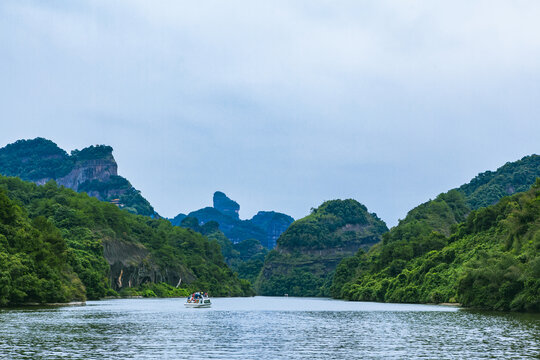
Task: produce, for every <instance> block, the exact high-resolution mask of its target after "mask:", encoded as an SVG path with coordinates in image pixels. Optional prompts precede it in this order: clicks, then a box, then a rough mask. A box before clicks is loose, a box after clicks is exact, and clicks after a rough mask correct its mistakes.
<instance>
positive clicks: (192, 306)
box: [184, 303, 212, 308]
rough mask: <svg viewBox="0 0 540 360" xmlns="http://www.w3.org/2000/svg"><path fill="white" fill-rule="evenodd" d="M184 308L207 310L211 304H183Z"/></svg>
mask: <svg viewBox="0 0 540 360" xmlns="http://www.w3.org/2000/svg"><path fill="white" fill-rule="evenodd" d="M184 306H185V307H187V308H209V307H210V306H212V304H211V303H208V304H197V303H184Z"/></svg>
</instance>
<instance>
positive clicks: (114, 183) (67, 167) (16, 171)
mask: <svg viewBox="0 0 540 360" xmlns="http://www.w3.org/2000/svg"><path fill="white" fill-rule="evenodd" d="M112 151H113V149H112V148H111V147H110V146H104V145H98V146H90V147H87V148H84V149H82V150H74V151H72V152H71V155H68V154H67V153H66V152H65V151H64V150H62V149H60V148H59V147H58V146H57V145H56V144H55V143H54V142H52V141H50V140H47V139H43V138H36V139H32V140H18V141H16V142H15V143H13V144H9V145H7V146H5V147H3V148H1V149H0V174H2V175H4V176H17V177H20V178H21V179H23V180H26V181H32V182H34V183H36V184H38V185H43V184H45V183H46V182H48V181H49V180H55V181H56V183H58V184H59V185H63V186H65V187H67V188H70V189H73V190H75V191H78V192H86V193H88V195H90V196H93V197H96V198H98V199H99V200H103V201H111V202H114V203H116V204H117V205H118V206H120V207H122V208H124V209H125V210H128V211H129V212H132V213H135V214H140V215H147V216H153V215H154V214H155V212H154V209H153V208H152V206H151V205H150V203H149V202H148V201H147V200H146V199H145V198H143V197H142V196H141V194H140V192H139V191H138V190H137V189H135V188H134V187H133V186H132V185H131V184H130V182H129V181H128V180H127V179H125V178H123V177H122V176H118V165H117V164H116V161H115V160H114V157H113V155H112Z"/></svg>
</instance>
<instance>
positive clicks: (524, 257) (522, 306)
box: [334, 180, 540, 311]
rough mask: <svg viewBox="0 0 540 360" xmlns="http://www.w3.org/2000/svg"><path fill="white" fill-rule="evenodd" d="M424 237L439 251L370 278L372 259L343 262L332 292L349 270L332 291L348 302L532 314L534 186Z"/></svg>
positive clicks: (538, 225)
mask: <svg viewBox="0 0 540 360" xmlns="http://www.w3.org/2000/svg"><path fill="white" fill-rule="evenodd" d="M432 236H433V237H434V238H436V239H438V240H439V241H440V242H441V244H442V246H440V248H438V249H434V250H432V251H429V252H426V253H424V254H422V255H420V256H417V257H413V258H411V259H409V260H407V261H406V262H405V263H404V264H403V266H402V268H401V269H397V270H395V269H392V267H386V268H384V269H382V270H379V271H377V270H376V267H374V263H375V262H376V259H377V254H376V253H373V254H369V253H368V254H358V255H357V256H356V257H354V258H349V259H347V260H346V261H344V262H343V263H342V264H340V266H339V269H338V271H337V272H336V277H335V279H334V285H335V284H336V282H338V281H339V277H340V276H343V275H346V273H347V272H348V271H350V269H351V265H354V268H355V269H354V271H355V274H354V276H353V278H352V279H351V280H350V281H347V282H345V283H344V284H343V285H342V286H341V289H340V291H341V293H340V295H341V296H342V297H344V298H346V299H350V300H367V301H388V302H415V303H418V302H420V303H425V302H455V301H459V302H461V303H463V305H465V306H473V307H479V308H485V309H493V310H518V311H540V252H539V251H540V180H539V181H537V182H536V184H535V185H534V186H533V188H532V189H531V190H529V191H528V192H526V193H519V194H516V195H513V196H511V197H505V198H503V199H502V200H501V201H500V202H499V203H497V204H496V205H492V206H490V207H487V208H481V209H478V210H474V211H473V212H471V213H470V214H469V216H468V217H467V219H466V220H465V221H464V222H462V223H461V224H460V225H459V226H457V227H455V228H454V231H453V232H452V234H451V235H450V236H449V237H444V236H441V235H440V234H437V233H433V234H432ZM383 248H384V245H383ZM383 252H384V249H383ZM379 254H380V253H379ZM374 260H375V261H374ZM338 274H340V275H339V276H338Z"/></svg>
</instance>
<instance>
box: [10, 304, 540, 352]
mask: <svg viewBox="0 0 540 360" xmlns="http://www.w3.org/2000/svg"><path fill="white" fill-rule="evenodd" d="M183 302H184V299H125V300H107V301H89V302H88V303H87V305H86V306H78V307H60V308H38V309H12V310H0V328H1V331H0V358H2V359H57V358H62V359H183V358H193V357H199V356H200V357H202V358H210V359H223V358H228V359H276V358H287V359H291V358H292V359H296V358H298V359H300V358H310V359H356V358H367V359H415V358H416V359H520V358H539V357H540V317H539V316H537V315H530V314H529V315H527V314H508V313H505V314H500V313H486V312H472V311H467V310H460V309H457V308H453V307H444V306H429V305H403V304H379V303H365V302H345V301H338V300H330V299H313V298H307V299H306V298H275V297H255V298H221V299H213V307H212V308H210V309H185V308H184V306H183Z"/></svg>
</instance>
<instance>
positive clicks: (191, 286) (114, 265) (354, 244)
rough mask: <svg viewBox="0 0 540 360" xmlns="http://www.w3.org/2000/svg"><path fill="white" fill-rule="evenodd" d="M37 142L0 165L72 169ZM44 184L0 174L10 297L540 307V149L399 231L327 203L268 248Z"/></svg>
mask: <svg viewBox="0 0 540 360" xmlns="http://www.w3.org/2000/svg"><path fill="white" fill-rule="evenodd" d="M41 143H42V145H43V146H42V147H41V148H37V150H36V149H32V151H30V150H29V149H27V148H26V145H28V144H27V142H24V141H22V142H18V143H17V144H18V145H17V146H15V147H17V149H18V150H17V149H16V150H17V151H18V152H17V151H16V152H14V150H13V149H12V148H10V147H9V146H6V147H5V148H3V150H2V152H0V155H1V156H0V160H2V159H3V160H2V161H3V162H0V173H4V171H3V169H2V168H1V166H2V164H4V166H8V167H9V169H11V170H10V171H12V172H17V171H19V170H20V171H30V172H32V171H33V170H35V171H37V170H39V171H37V173H36V174H34V175H35V177H36V178H37V177H39V178H40V179H41V178H43V179H46V178H54V177H55V176H57V175H58V176H60V175H62V176H63V177H61V178H62V179H64V177H65V174H64V173H62V174H52V175H54V176H52V175H51V174H49V172H50V171H52V170H51V169H50V166H49V165H51V164H53V165H54V164H56V163H55V161H56V160H55V159H56V157H54V156H60V158H62V159H64V158H66V159H68V160H69V159H71V158H68V157H67V154H64V153H63V152H62V153H58V149H57V148H56V147H55V146H56V145H55V144H53V143H52V142H49V141H44V140H43V141H41ZM25 144H26V145H25ZM53 145H54V146H53ZM51 146H52V148H51ZM19 147H20V149H19ZM0 150H1V149H0ZM8 150H9V151H8ZM12 150H13V151H12ZM23 150H24V151H23ZM27 150H28V151H30V152H29V153H27V152H28V151H27ZM34 150H36V151H37V153H36V152H35V151H34ZM38 150H39V151H38ZM90 150H91V151H90ZM90 150H88V151H86V152H84V153H83V152H81V153H75V154H73V155H72V156H73V157H74V158H73V159H75V158H76V160H77V161H83V162H85V163H84V164H82V163H81V164H82V165H84V166H91V164H90V165H89V164H87V163H86V161H90V160H92V159H94V158H97V159H100V161H105V163H106V164H108V165H107V166H109V167H110V168H111V173H112V174H116V167H115V166H116V163H114V164H113V163H112V160H111V159H112V155H111V151H112V149H110V148H108V147H97V148H91V149H90ZM21 151H22V152H21ZM40 151H41V152H40ZM51 152H52V155H54V156H53V157H51ZM96 152H97V153H96ZM16 153H17V154H19V155H20V154H23V155H24V154H26V155H25V156H31V158H30V160H31V163H29V161H30V160H28V159H26V158H24V157H20V156H19V157H17V156H15V155H16ZM14 154H15V155H14ZM28 154H30V155H28ZM83 155H84V156H83ZM25 159H26V160H25ZM51 159H52V160H51ZM73 159H71V160H73ZM53 160H54V161H53ZM64 160H65V159H64ZM71 160H69V161H71ZM44 161H45V162H44ZM47 161H48V162H47ZM51 161H52V162H51ZM66 161H67V160H66ZM73 161H75V160H73ZM105 163H104V164H105ZM6 164H7V165H6ZM81 164H80V166H82V165H81ZM72 165H73V164H72ZM102 165H103V164H102ZM77 166H79V165H77ZM21 169H22V170H21ZM74 169H75V170H77V169H78V168H77V167H73V166H71V165H70V167H66V169H65V171H64V172H72V171H75V170H74ZM77 171H78V170H77ZM38 175H39V176H38ZM45 175H47V176H45ZM49 175H51V176H49ZM18 176H21V175H20V174H18ZM21 177H24V176H21ZM64 180H65V179H64ZM64 180H63V181H64ZM94 180H95V181H97V182H99V180H97V179H94ZM65 181H67V180H65ZM39 183H40V184H41V185H37V184H36V183H32V182H27V181H23V180H21V179H20V178H18V177H5V176H1V175H0V307H11V306H20V305H18V304H43V305H46V304H70V303H73V302H75V303H81V302H84V301H86V300H87V299H89V300H99V299H104V298H130V297H136V298H139V297H145V298H171V297H176V298H182V297H187V296H188V295H189V294H191V293H193V292H195V291H198V290H201V289H204V290H205V291H207V292H208V293H210V294H211V295H212V297H236V296H253V295H255V294H256V293H257V294H259V295H278V296H281V295H283V294H286V293H287V294H289V295H291V296H318V297H324V296H332V297H333V298H336V299H345V300H352V301H370V302H385V303H411V304H412V303H414V304H441V305H444V306H460V305H461V306H463V307H467V308H474V309H486V310H498V311H508V310H510V311H521V312H538V311H540V255H539V250H540V156H538V155H530V156H526V157H523V158H522V159H521V160H518V161H515V162H511V163H507V164H505V165H504V166H502V167H500V168H499V169H497V170H496V171H494V172H492V171H487V172H484V173H481V174H479V175H478V176H476V177H475V178H474V179H473V180H471V181H470V182H469V183H468V184H465V185H462V186H461V187H459V188H456V189H453V190H450V191H448V192H447V193H443V194H440V195H439V196H437V197H436V198H435V199H434V200H430V201H428V202H426V203H424V204H421V205H419V206H417V207H416V208H414V209H412V210H411V211H409V213H408V214H407V216H406V217H405V219H403V220H400V221H399V224H398V225H397V226H395V227H393V228H391V229H389V230H388V229H387V227H386V224H385V223H384V222H383V221H382V220H381V219H379V218H378V217H377V215H376V214H374V213H370V212H369V211H368V209H367V208H366V207H365V206H364V205H362V204H361V203H359V202H357V201H356V200H353V199H347V200H329V201H326V202H324V203H323V204H322V205H321V206H320V207H318V208H317V209H312V212H311V214H309V215H308V216H306V217H304V218H303V219H299V220H297V221H295V222H293V223H292V224H291V225H290V227H289V228H288V229H287V230H286V231H285V232H284V233H282V235H281V236H280V237H279V238H278V240H277V247H276V248H275V249H274V250H272V251H270V252H267V251H266V249H265V248H264V247H262V246H261V244H260V242H259V241H258V240H255V239H247V240H244V241H243V242H240V243H237V244H233V243H232V242H231V241H230V240H229V239H228V238H226V237H225V235H224V234H223V232H221V230H220V229H219V224H218V223H216V222H207V223H205V224H201V223H200V222H199V221H198V220H197V219H195V218H186V219H184V220H185V221H184V223H183V225H184V227H179V226H173V225H172V224H171V222H170V221H169V220H167V219H161V218H156V217H155V216H143V215H137V214H134V213H133V211H131V212H130V211H129V209H127V208H125V207H124V208H121V206H119V205H118V204H115V203H110V202H107V201H100V200H98V199H97V198H95V197H92V196H89V195H88V194H87V193H84V192H82V193H77V192H76V191H74V190H72V189H70V188H66V187H64V186H62V185H59V184H58V183H57V182H55V181H54V180H50V181H47V182H45V183H43V182H41V181H40V182H39ZM117 190H118V189H117ZM102 197H103V198H104V199H106V197H105V196H102ZM233 210H234V209H233ZM180 285H181V286H180Z"/></svg>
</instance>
